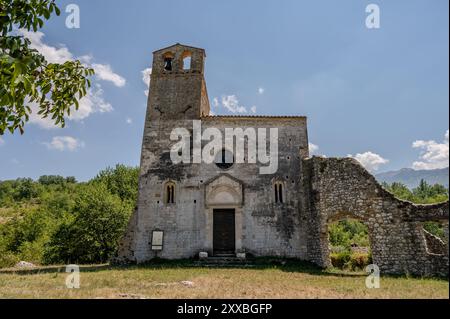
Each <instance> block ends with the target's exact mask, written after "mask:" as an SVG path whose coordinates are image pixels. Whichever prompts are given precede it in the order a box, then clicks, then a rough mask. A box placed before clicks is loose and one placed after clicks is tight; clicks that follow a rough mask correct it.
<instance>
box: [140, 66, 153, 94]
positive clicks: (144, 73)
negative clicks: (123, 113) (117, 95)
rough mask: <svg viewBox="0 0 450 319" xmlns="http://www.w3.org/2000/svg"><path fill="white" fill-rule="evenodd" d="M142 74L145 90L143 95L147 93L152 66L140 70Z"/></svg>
mask: <svg viewBox="0 0 450 319" xmlns="http://www.w3.org/2000/svg"><path fill="white" fill-rule="evenodd" d="M141 74H142V82H144V84H145V86H146V87H147V90H145V91H144V93H145V95H148V93H149V88H150V75H151V74H152V68H146V69H145V70H142V71H141Z"/></svg>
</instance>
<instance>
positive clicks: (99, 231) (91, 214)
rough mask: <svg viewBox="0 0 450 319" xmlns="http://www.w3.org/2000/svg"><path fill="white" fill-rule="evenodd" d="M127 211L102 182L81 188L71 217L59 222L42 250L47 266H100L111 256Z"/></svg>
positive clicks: (120, 233) (122, 227)
mask: <svg viewBox="0 0 450 319" xmlns="http://www.w3.org/2000/svg"><path fill="white" fill-rule="evenodd" d="M130 213H131V212H130V210H129V209H127V207H126V205H124V203H123V202H122V201H121V199H120V198H119V196H117V195H114V194H111V193H110V192H109V191H108V189H107V188H106V186H105V185H104V184H102V183H93V184H88V185H85V187H84V188H83V189H81V190H80V193H79V194H78V195H77V198H76V199H75V205H74V207H73V209H72V217H71V218H70V219H69V220H67V221H65V222H64V223H62V224H61V225H60V227H59V228H58V230H57V231H56V232H55V233H54V234H53V236H52V238H51V240H50V242H49V243H48V245H47V247H46V252H45V256H44V259H45V261H46V262H47V263H58V262H66V263H70V262H75V263H99V262H100V263H103V262H106V261H108V259H109V258H110V257H111V256H112V255H113V254H114V252H115V251H116V248H117V244H118V241H119V239H120V237H121V236H122V235H123V232H124V230H125V227H126V225H127V222H128V219H129V217H130Z"/></svg>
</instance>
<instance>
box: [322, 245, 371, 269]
mask: <svg viewBox="0 0 450 319" xmlns="http://www.w3.org/2000/svg"><path fill="white" fill-rule="evenodd" d="M330 260H331V264H332V265H333V267H335V268H339V269H346V270H363V269H364V268H365V267H366V266H367V265H369V264H371V263H372V256H371V254H370V253H351V252H350V251H348V250H346V251H343V252H339V253H331V254H330Z"/></svg>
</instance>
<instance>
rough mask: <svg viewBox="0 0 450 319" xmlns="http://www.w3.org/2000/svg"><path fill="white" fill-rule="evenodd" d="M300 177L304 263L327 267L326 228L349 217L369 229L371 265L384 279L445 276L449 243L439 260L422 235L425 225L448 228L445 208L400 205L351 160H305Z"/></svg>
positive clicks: (437, 205) (408, 203) (442, 250)
mask: <svg viewBox="0 0 450 319" xmlns="http://www.w3.org/2000/svg"><path fill="white" fill-rule="evenodd" d="M302 175H303V176H304V183H303V187H304V189H305V190H306V192H305V193H304V196H305V197H304V201H303V202H304V203H305V204H306V206H305V207H303V211H305V212H308V213H307V214H308V215H309V216H308V220H309V227H308V233H309V234H308V257H307V259H308V260H310V261H312V262H314V263H316V264H317V265H319V266H323V267H327V266H329V265H330V260H329V251H328V249H329V248H328V232H327V226H328V223H330V222H332V221H336V220H339V219H342V218H346V217H347V218H354V219H358V220H359V221H361V222H362V223H364V224H366V225H367V227H368V229H369V238H370V242H371V250H372V256H373V262H374V264H376V265H378V266H379V267H380V270H381V272H382V273H393V274H394V273H410V274H416V275H434V274H440V275H446V274H448V266H449V265H448V241H447V243H446V244H445V245H446V248H445V249H442V247H441V250H440V252H442V254H435V253H430V251H428V250H427V246H426V240H425V232H424V230H423V223H424V222H426V221H440V222H443V223H444V224H446V225H447V226H446V227H447V228H448V210H449V207H448V202H445V203H441V204H434V205H414V204H412V203H410V202H407V201H402V200H399V199H397V198H395V197H394V196H393V195H392V194H391V193H389V192H387V191H386V190H385V189H383V188H382V187H381V186H380V185H379V184H378V182H377V181H376V180H375V178H374V177H373V176H372V175H370V174H369V173H368V172H367V171H366V170H365V169H364V168H363V167H362V166H361V165H360V164H359V163H358V162H357V161H356V160H354V159H350V158H320V157H313V158H311V159H305V160H304V161H303V174H302Z"/></svg>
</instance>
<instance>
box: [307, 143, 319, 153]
mask: <svg viewBox="0 0 450 319" xmlns="http://www.w3.org/2000/svg"><path fill="white" fill-rule="evenodd" d="M318 150H319V146H317V145H316V144H313V143H309V153H310V154H311V155H317V151H318Z"/></svg>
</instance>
